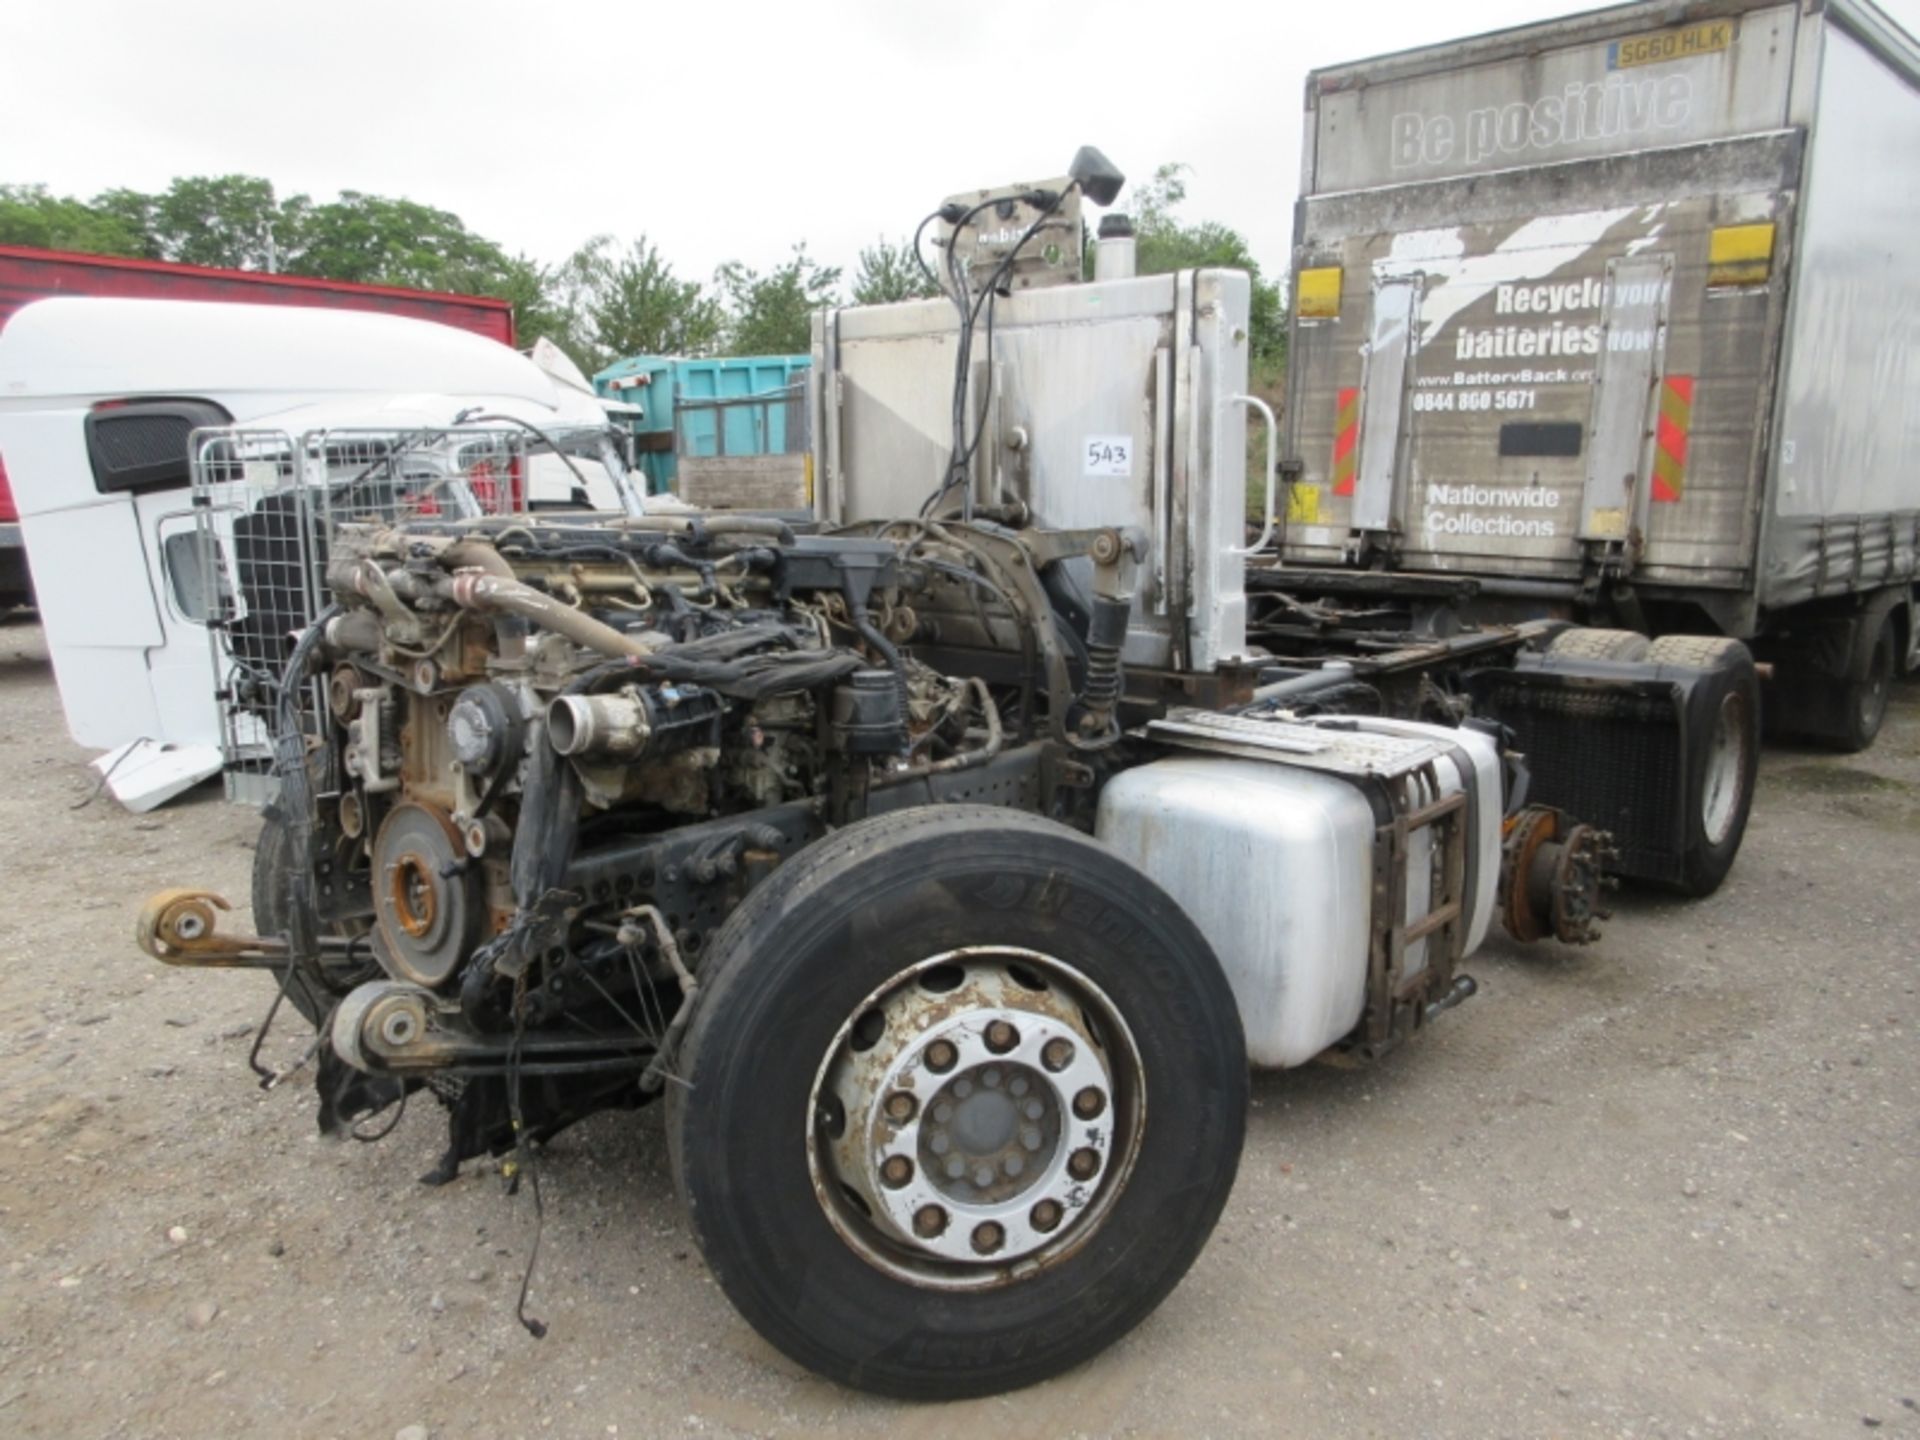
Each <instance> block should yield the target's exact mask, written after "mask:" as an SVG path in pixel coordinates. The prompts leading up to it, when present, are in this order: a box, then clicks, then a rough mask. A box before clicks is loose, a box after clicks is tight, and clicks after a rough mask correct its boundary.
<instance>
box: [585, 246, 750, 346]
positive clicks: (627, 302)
mask: <svg viewBox="0 0 1920 1440" xmlns="http://www.w3.org/2000/svg"><path fill="white" fill-rule="evenodd" d="M601 238H602V240H605V238H606V237H604V236H603V237H601ZM594 280H595V283H594V285H593V286H592V288H591V291H590V294H589V298H588V302H587V319H588V321H589V323H590V324H591V326H592V329H593V338H594V341H595V343H596V345H597V346H598V348H599V349H600V351H601V352H602V354H603V356H604V361H603V363H605V361H612V360H616V359H619V358H620V357H622V356H626V355H704V354H706V353H708V352H709V351H711V350H712V349H713V348H714V347H715V345H716V344H717V343H718V342H719V339H720V334H721V330H722V328H723V326H724V324H725V321H726V316H725V314H724V313H723V312H722V311H721V308H720V304H719V302H718V301H717V300H715V299H714V298H713V297H712V296H711V295H709V294H707V293H706V291H705V288H704V287H703V286H702V285H701V284H700V282H699V281H697V280H681V279H679V278H678V277H676V276H675V275H674V273H673V267H672V266H671V265H669V264H667V262H666V261H664V260H662V259H661V258H660V252H659V251H658V250H656V249H655V248H654V247H653V246H652V244H650V243H649V242H648V240H647V237H646V236H644V235H642V236H640V237H639V238H638V239H637V240H635V241H633V242H632V243H631V244H630V245H628V247H627V251H626V253H625V254H624V255H619V256H612V255H608V256H604V257H603V260H602V262H601V264H600V265H599V267H598V268H597V270H596V272H595V275H594Z"/></svg>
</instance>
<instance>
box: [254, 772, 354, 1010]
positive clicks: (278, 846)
mask: <svg viewBox="0 0 1920 1440" xmlns="http://www.w3.org/2000/svg"><path fill="white" fill-rule="evenodd" d="M292 865H293V835H292V833H291V832H290V831H289V830H288V829H287V823H286V821H284V820H282V819H281V818H280V817H279V816H278V815H276V814H275V813H274V812H273V811H272V810H268V811H267V812H266V818H265V819H264V820H263V821H261V824H260V839H259V842H258V843H257V844H255V846H254V847H253V929H254V933H255V934H256V935H284V934H286V933H287V881H288V877H289V874H290V872H291V869H292ZM284 974H285V972H284V970H282V969H275V970H274V971H273V979H274V983H275V984H276V985H278V984H279V983H281V980H282V979H283V977H284ZM286 986H287V1003H288V1004H289V1005H291V1006H293V1008H294V1009H295V1010H298V1011H299V1012H300V1013H301V1015H303V1016H305V1017H306V1021H307V1023H308V1024H309V1025H312V1026H313V1027H314V1028H316V1029H318V1028H319V1025H320V1022H321V1021H322V1020H324V1019H326V1017H327V1015H328V1014H329V1013H331V1012H332V1010H333V1005H334V1001H335V1000H336V999H338V998H339V997H338V996H337V995H336V994H335V992H334V991H333V990H332V989H330V988H329V987H328V985H327V983H326V981H325V980H324V979H323V978H321V977H320V976H318V975H314V974H310V973H308V972H307V971H306V970H304V969H302V970H296V971H294V973H293V978H292V979H290V980H287V981H286Z"/></svg>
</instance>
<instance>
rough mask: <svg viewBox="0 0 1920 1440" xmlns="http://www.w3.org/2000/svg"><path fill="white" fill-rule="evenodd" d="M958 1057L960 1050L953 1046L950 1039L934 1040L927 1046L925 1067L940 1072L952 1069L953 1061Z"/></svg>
mask: <svg viewBox="0 0 1920 1440" xmlns="http://www.w3.org/2000/svg"><path fill="white" fill-rule="evenodd" d="M959 1058H960V1052H959V1051H958V1050H956V1049H954V1048H953V1042H952V1041H951V1040H936V1041H934V1042H933V1044H931V1045H929V1046H928V1047H927V1068H928V1069H929V1070H935V1071H940V1072H942V1073H944V1072H946V1071H948V1070H951V1069H953V1065H954V1062H955V1061H956V1060H958V1059H959Z"/></svg>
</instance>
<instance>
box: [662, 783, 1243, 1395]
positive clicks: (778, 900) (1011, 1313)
mask: <svg viewBox="0 0 1920 1440" xmlns="http://www.w3.org/2000/svg"><path fill="white" fill-rule="evenodd" d="M698 978H699V981H700V985H701V995H700V999H699V1008H698V1010H697V1011H696V1014H695V1017H694V1019H693V1022H692V1024H691V1026H690V1027H689V1030H688V1032H687V1037H686V1043H685V1046H684V1048H683V1049H682V1051H681V1053H680V1055H679V1056H678V1057H677V1058H678V1064H677V1067H676V1068H677V1070H678V1074H679V1077H680V1078H679V1083H675V1084H672V1085H671V1086H670V1087H669V1101H668V1119H667V1126H668V1137H669V1144H670V1146H671V1149H672V1155H673V1165H674V1175H675V1179H676V1182H677V1184H678V1185H679V1188H680V1193H681V1196H682V1198H683V1200H684V1201H685V1203H686V1207H687V1216H688V1222H689V1224H690V1226H691V1228H692V1231H693V1234H694V1237H695V1239H696V1241H697V1242H698V1244H699V1246H700V1249H701V1252H702V1253H703V1254H704V1255H705V1257H706V1260H707V1263H708V1265H709V1266H710V1267H711V1268H712V1270H713V1273H714V1276H715V1278H716V1279H717V1280H718V1281H719V1282H720V1286H721V1288H722V1289H723V1290H725V1292H726V1293H727V1296H728V1298H729V1299H731V1300H732V1301H733V1303H734V1305H735V1306H736V1307H738V1309H739V1310H740V1312H741V1314H742V1315H744V1316H745V1317H746V1319H747V1321H748V1322H749V1323H750V1324H751V1325H752V1326H753V1327H754V1328H755V1329H756V1330H758V1331H759V1332H760V1334H761V1335H763V1336H764V1337H765V1338H766V1339H767V1340H768V1341H770V1342H771V1343H772V1344H773V1345H775V1346H776V1347H778V1348H779V1349H780V1350H782V1351H784V1352H785V1353H786V1354H787V1355H789V1356H791V1357H792V1358H793V1359H794V1360H796V1361H798V1362H799V1363H800V1364H802V1365H805V1366H807V1367H808V1368H810V1369H812V1370H815V1371H817V1372H819V1373H820V1374H822V1375H826V1376H828V1377H830V1378H832V1379H834V1380H837V1381H840V1382H842V1383H844V1384H847V1385H852V1386H856V1387H858V1388H861V1389H866V1390H874V1391H878V1392H881V1393H884V1394H890V1395H898V1396H904V1397H908V1398H913V1399H947V1398H955V1397H960V1396H968V1395H986V1394H992V1393H995V1392H997V1391H1002V1390H1009V1389H1013V1388H1016V1387H1018V1386H1022V1385H1029V1384H1032V1383H1034V1382H1035V1381H1038V1380H1043V1379H1045V1378H1047V1377H1048V1376H1050V1375H1054V1374H1057V1373H1059V1372H1060V1371H1062V1370H1065V1369H1067V1368H1068V1367H1070V1366H1072V1365H1075V1364H1077V1363H1078V1362H1080V1361H1081V1360H1084V1359H1086V1358H1087V1357H1088V1356H1091V1355H1093V1354H1094V1353H1096V1352H1097V1351H1099V1350H1100V1349H1102V1348H1103V1347H1105V1346H1106V1345H1109V1344H1111V1343H1112V1342H1113V1341H1114V1340H1116V1339H1117V1338H1119V1337H1120V1336H1121V1335H1123V1334H1125V1333H1126V1332H1127V1331H1128V1330H1130V1329H1132V1328H1133V1327H1134V1326H1135V1325H1137V1324H1138V1323H1139V1322H1140V1321H1141V1320H1142V1319H1144V1318H1145V1317H1146V1316H1147V1315H1148V1314H1149V1313H1150V1312H1151V1311H1152V1310H1153V1308H1154V1307H1155V1306H1156V1305H1158V1304H1159V1303H1160V1301H1161V1300H1162V1299H1163V1298H1164V1297H1165V1296H1166V1295H1167V1293H1168V1292H1169V1291H1170V1290H1172V1288H1173V1287H1174V1285H1175V1284H1176V1283H1177V1282H1178V1281H1179V1279H1180V1277H1181V1276H1182V1275H1183V1274H1185V1273H1186V1270H1187V1267H1188V1266H1189V1265H1190V1264H1192V1262H1193V1259H1194V1257H1195V1256H1196V1255H1197V1254H1198V1253H1199V1251H1200V1248H1201V1246H1202V1245H1203V1244H1204V1243H1205V1242H1206V1239H1207V1236H1208V1234H1209V1233H1210V1232H1211V1231H1212V1229H1213V1225H1214V1222H1215V1220H1217V1219H1218V1218H1219V1215H1220V1210H1221V1207H1222V1206H1223V1205H1224V1204H1225V1203H1226V1199H1227V1194H1228V1192H1229V1191H1230V1190H1231V1189H1232V1186H1233V1177H1234V1171H1235V1168H1236V1167H1237V1165H1238V1163H1239V1158H1240V1145H1241V1139H1242V1136H1243V1132H1244V1128H1245V1123H1246V1107H1247V1085H1248V1082H1247V1059H1246V1048H1245V1041H1244V1038H1243V1036H1242V1032H1241V1028H1240V1017H1239V1012H1238V1010H1237V1008H1236V1006H1235V1002H1234V998H1233V992H1232V991H1231V990H1230V989H1229V988H1228V986H1227V982H1226V979H1225V977H1224V976H1223V975H1222V973H1221V970H1220V966H1219V964H1218V963H1217V962H1216V960H1215V959H1214V956H1213V952H1212V950H1211V949H1210V948H1209V947H1208V945H1207V942H1206V940H1205V939H1204V938H1202V936H1201V935H1200V932H1199V931H1198V930H1197V929H1196V928H1195V927H1194V924H1193V922H1192V921H1191V920H1190V919H1188V917H1187V916H1186V914H1185V913H1184V912H1183V911H1182V910H1181V909H1180V908H1179V907H1178V906H1177V905H1176V904H1175V903H1174V902H1173V901H1172V900H1171V899H1170V898H1169V897H1168V896H1167V895H1166V893H1165V892H1164V891H1162V890H1161V889H1160V887H1159V886H1158V885H1156V884H1154V883H1153V882H1152V881H1151V880H1149V879H1148V878H1147V877H1146V876H1144V875H1142V874H1141V873H1140V872H1139V871H1137V870H1135V869H1134V868H1133V867H1132V866H1130V865H1128V864H1127V863H1126V862H1125V861H1123V860H1121V859H1120V858H1119V857H1118V856H1116V855H1114V854H1112V853H1111V852H1109V851H1107V850H1105V849H1104V848H1102V847H1101V846H1099V845H1098V844H1096V843H1095V842H1093V841H1092V840H1089V839H1087V838H1086V837H1085V836H1082V835H1080V834H1077V833H1075V832H1074V831H1071V830H1068V829H1066V828H1064V827H1062V826H1060V825H1056V824H1053V823H1052V822H1050V821H1046V820H1041V819H1038V818H1036V817H1034V816H1030V815H1025V814H1022V813H1020V812H1017V811H1010V810H1002V809H992V808H987V807H980V806H940V807H935V808H925V809H918V810H912V811H908V812H904V813H902V814H897V815H889V816H882V817H879V818H877V819H872V820H867V821H864V822H862V823H860V824H857V825H853V826H850V827H848V828H847V829H845V830H842V831H840V832H838V833H837V834H835V835H833V836H831V837H829V838H828V839H826V840H823V841H821V842H820V843H819V844H817V845H815V846H814V847H813V848H812V849H811V850H809V851H808V852H806V853H805V854H803V855H801V856H799V857H797V858H795V859H793V860H791V861H789V862H788V863H787V864H785V865H783V866H782V867H781V868H780V869H779V870H778V871H777V872H776V873H775V874H774V876H773V877H772V878H771V879H770V880H768V881H767V882H765V883H764V884H762V885H761V886H759V887H758V888H757V889H755V890H754V891H753V892H752V893H751V894H750V895H749V896H748V897H747V900H746V902H745V903H744V904H743V905H741V907H740V908H739V909H738V910H737V911H735V912H734V914H733V915H732V916H731V917H730V918H729V919H728V921H727V922H726V924H725V925H724V926H723V927H722V928H721V929H720V931H719V932H718V933H717V934H716V935H715V937H714V939H713V942H712V946H711V949H710V951H709V953H708V955H707V958H706V960H705V963H704V964H703V965H702V967H701V969H700V972H699V977H698Z"/></svg>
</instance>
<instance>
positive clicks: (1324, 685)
mask: <svg viewBox="0 0 1920 1440" xmlns="http://www.w3.org/2000/svg"><path fill="white" fill-rule="evenodd" d="M1353 678H1354V669H1353V663H1352V662H1351V661H1349V660H1329V661H1327V662H1326V663H1325V664H1323V665H1322V666H1321V667H1320V668H1319V669H1318V670H1309V671H1308V672H1307V673H1306V674H1304V675H1289V676H1288V677H1287V678H1286V679H1285V680H1276V681H1274V682H1273V683H1272V684H1271V685H1262V686H1261V687H1260V688H1259V689H1258V690H1255V691H1254V692H1253V696H1252V703H1253V704H1255V705H1265V704H1267V703H1268V702H1270V701H1273V700H1284V699H1287V698H1289V697H1292V696H1296V695H1311V694H1313V693H1314V692H1315V691H1317V690H1331V689H1333V688H1335V687H1336V686H1340V685H1345V684H1347V683H1348V682H1349V681H1351V680H1352V679H1353Z"/></svg>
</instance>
